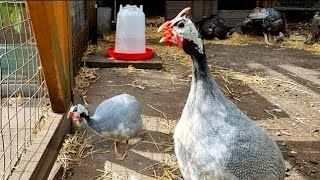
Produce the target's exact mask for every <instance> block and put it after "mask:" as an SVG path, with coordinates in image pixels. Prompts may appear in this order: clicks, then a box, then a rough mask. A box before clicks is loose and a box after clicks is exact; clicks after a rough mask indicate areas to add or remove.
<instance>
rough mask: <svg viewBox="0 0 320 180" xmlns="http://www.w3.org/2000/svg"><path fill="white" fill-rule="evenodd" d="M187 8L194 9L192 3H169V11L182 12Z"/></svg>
mask: <svg viewBox="0 0 320 180" xmlns="http://www.w3.org/2000/svg"><path fill="white" fill-rule="evenodd" d="M186 7H192V1H167V7H166V9H167V10H171V9H173V10H177V9H178V10H180V11H181V10H182V9H183V8H186Z"/></svg>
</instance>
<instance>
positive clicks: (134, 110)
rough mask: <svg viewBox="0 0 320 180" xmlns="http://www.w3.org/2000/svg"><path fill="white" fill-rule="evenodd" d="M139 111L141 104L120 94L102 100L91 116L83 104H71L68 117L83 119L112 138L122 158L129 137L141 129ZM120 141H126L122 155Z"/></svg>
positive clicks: (93, 128)
mask: <svg viewBox="0 0 320 180" xmlns="http://www.w3.org/2000/svg"><path fill="white" fill-rule="evenodd" d="M141 113H142V108H141V105H140V103H139V101H138V100H137V99H136V98H135V97H133V96H131V95H129V94H121V95H117V96H114V97H112V98H110V99H107V100H104V101H103V102H102V103H101V104H99V105H98V106H97V107H96V109H95V112H94V114H93V115H92V116H90V115H89V112H88V109H87V108H86V107H85V106H83V105H81V104H78V105H75V106H72V107H71V109H70V111H69V113H68V118H73V119H75V120H77V121H80V122H82V121H83V120H84V122H86V123H87V124H88V126H89V127H90V128H91V129H92V130H93V131H94V132H96V133H97V134H99V135H100V136H102V137H104V138H111V139H113V140H114V146H115V152H116V154H117V156H118V157H120V159H124V158H125V157H126V156H127V154H128V142H129V139H130V138H132V137H134V136H136V135H138V134H139V133H140V132H141V131H142V130H143V123H142V117H141ZM120 141H126V150H125V152H124V154H122V155H121V154H120V153H119V151H118V147H119V142H120Z"/></svg>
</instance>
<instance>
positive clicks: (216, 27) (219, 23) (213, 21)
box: [196, 15, 231, 40]
mask: <svg viewBox="0 0 320 180" xmlns="http://www.w3.org/2000/svg"><path fill="white" fill-rule="evenodd" d="M196 26H197V27H198V29H199V32H200V34H201V37H202V38H203V39H208V40H211V39H226V38H227V34H228V32H229V31H230V29H231V28H230V27H228V26H227V25H226V24H225V21H224V20H223V19H221V18H219V17H217V16H214V15H211V16H210V17H208V18H205V19H203V20H201V21H199V22H197V23H196Z"/></svg>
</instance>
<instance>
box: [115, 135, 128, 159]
mask: <svg viewBox="0 0 320 180" xmlns="http://www.w3.org/2000/svg"><path fill="white" fill-rule="evenodd" d="M128 143H129V141H128V140H126V150H125V152H124V154H121V153H119V151H118V148H119V146H120V143H119V142H117V141H114V148H115V149H114V150H115V151H116V155H117V158H116V159H118V160H124V159H125V158H126V157H127V156H128Z"/></svg>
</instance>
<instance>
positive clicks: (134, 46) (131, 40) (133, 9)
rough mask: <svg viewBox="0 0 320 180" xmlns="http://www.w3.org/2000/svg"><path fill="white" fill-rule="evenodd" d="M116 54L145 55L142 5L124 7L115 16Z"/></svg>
mask: <svg viewBox="0 0 320 180" xmlns="http://www.w3.org/2000/svg"><path fill="white" fill-rule="evenodd" d="M114 51H115V52H116V53H126V54H139V53H146V39H145V15H144V13H143V8H142V5H141V6H140V8H138V7H137V6H136V5H133V6H132V5H126V6H125V7H122V5H120V10H119V12H118V15H117V27H116V42H115V49H114Z"/></svg>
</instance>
